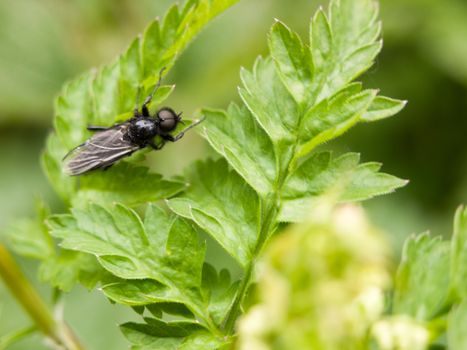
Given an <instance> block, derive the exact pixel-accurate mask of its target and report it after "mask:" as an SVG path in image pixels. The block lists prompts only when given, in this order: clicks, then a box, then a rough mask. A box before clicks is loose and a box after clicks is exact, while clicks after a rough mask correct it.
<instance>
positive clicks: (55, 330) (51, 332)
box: [0, 244, 84, 350]
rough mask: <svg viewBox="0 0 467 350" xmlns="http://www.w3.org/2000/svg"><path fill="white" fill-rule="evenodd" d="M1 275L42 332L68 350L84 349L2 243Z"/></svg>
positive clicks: (0, 254) (0, 251)
mask: <svg viewBox="0 0 467 350" xmlns="http://www.w3.org/2000/svg"><path fill="white" fill-rule="evenodd" d="M0 276H1V278H2V279H3V281H4V282H5V285H6V286H7V287H8V288H9V289H10V291H11V293H12V294H13V296H14V297H15V298H16V300H17V301H18V302H19V303H20V304H21V306H22V307H23V308H24V310H25V311H26V312H27V313H28V314H29V316H30V317H31V318H32V319H33V320H34V322H35V323H36V325H37V328H38V329H39V330H41V331H42V333H44V334H45V335H46V336H47V337H48V338H50V339H51V340H52V341H53V342H54V343H55V344H56V345H59V346H62V347H64V348H65V349H67V350H83V349H84V348H83V346H82V345H81V344H80V342H79V341H78V339H77V338H76V336H75V335H74V333H73V332H72V331H71V329H70V328H69V327H68V325H66V324H65V323H61V322H57V321H56V320H55V319H54V317H53V316H52V313H51V312H50V310H49V309H48V307H47V305H46V304H45V303H44V301H43V300H42V299H41V297H40V296H39V294H38V293H37V292H36V290H35V289H34V288H33V286H32V285H31V283H29V281H28V280H27V278H26V276H24V274H23V272H22V271H21V269H20V267H19V266H18V264H17V263H16V262H15V261H14V259H13V257H12V256H11V255H10V253H9V252H8V250H7V249H6V248H5V247H4V246H3V245H1V244H0Z"/></svg>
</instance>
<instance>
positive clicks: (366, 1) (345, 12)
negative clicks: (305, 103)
mask: <svg viewBox="0 0 467 350" xmlns="http://www.w3.org/2000/svg"><path fill="white" fill-rule="evenodd" d="M329 13H330V15H329V17H327V16H326V15H325V13H324V12H323V11H322V10H321V11H318V12H317V14H316V15H315V17H314V18H313V21H312V23H311V26H310V46H311V53H312V58H313V63H314V78H313V89H312V90H313V97H314V98H313V99H312V101H314V102H315V103H316V102H320V101H322V100H324V99H326V98H328V97H330V96H332V95H334V94H335V93H336V92H337V91H339V90H341V89H342V87H343V86H345V85H347V84H348V83H349V82H351V81H352V80H354V79H355V78H357V77H358V76H359V75H360V74H362V73H363V72H364V71H366V70H367V69H368V68H369V67H370V66H371V65H372V64H373V60H374V58H375V57H376V55H377V54H378V52H379V51H380V50H381V42H380V41H377V39H378V37H379V35H380V32H381V25H380V23H379V22H378V6H377V3H376V2H375V1H373V0H340V1H332V2H331V5H330V10H329ZM328 18H329V19H328Z"/></svg>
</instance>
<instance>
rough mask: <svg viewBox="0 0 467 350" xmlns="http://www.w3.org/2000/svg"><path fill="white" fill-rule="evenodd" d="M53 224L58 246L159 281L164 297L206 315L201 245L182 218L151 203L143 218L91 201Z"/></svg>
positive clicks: (120, 272)
mask: <svg viewBox="0 0 467 350" xmlns="http://www.w3.org/2000/svg"><path fill="white" fill-rule="evenodd" d="M51 227H52V234H53V235H54V236H55V237H57V238H61V239H62V242H61V246H62V247H64V248H66V249H70V250H79V251H82V252H86V253H89V254H94V255H96V256H97V258H98V261H99V263H100V264H101V265H102V267H104V268H105V269H106V270H107V271H109V272H110V273H112V274H114V275H115V276H117V277H120V278H123V279H150V280H154V281H157V282H158V285H157V286H161V287H162V288H161V290H160V293H163V295H164V297H165V299H164V301H171V302H176V303H182V304H185V305H186V306H187V307H188V308H189V309H190V310H191V311H192V312H193V314H195V315H197V316H199V317H203V318H205V319H207V318H209V316H207V315H206V311H205V310H204V309H203V308H202V305H201V303H202V298H201V273H202V266H203V261H204V251H205V247H204V244H200V243H199V242H198V235H197V233H196V231H195V230H194V229H193V228H192V227H191V225H189V224H188V223H187V222H186V221H184V220H183V219H180V218H178V219H174V218H173V217H171V216H169V215H167V214H166V213H165V212H164V211H163V210H161V209H160V208H158V207H156V206H155V205H149V206H148V208H147V211H146V215H145V218H144V223H143V222H142V221H141V219H140V217H139V216H138V215H137V214H136V213H135V212H134V211H132V210H131V209H129V208H127V207H125V206H123V205H122V204H116V205H114V206H113V207H111V208H108V209H106V208H105V207H102V206H100V205H97V204H90V205H89V206H88V207H83V208H80V209H76V208H75V209H73V210H72V215H57V216H55V217H53V220H52V221H51Z"/></svg>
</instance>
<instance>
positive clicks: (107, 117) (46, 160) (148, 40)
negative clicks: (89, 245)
mask: <svg viewBox="0 0 467 350" xmlns="http://www.w3.org/2000/svg"><path fill="white" fill-rule="evenodd" d="M237 1H238V0H209V1H208V0H194V1H188V2H187V3H186V5H185V7H184V8H183V9H182V10H181V11H180V10H179V9H178V6H173V7H172V8H171V9H170V10H169V11H168V13H167V15H166V16H165V18H164V19H163V20H162V21H159V20H158V19H156V20H155V21H154V22H152V23H151V24H150V25H149V26H148V27H147V29H146V30H145V32H144V35H143V36H142V37H141V38H139V37H138V38H136V39H135V40H133V41H132V43H131V45H130V46H129V48H128V49H127V50H126V51H125V52H124V54H122V55H120V56H119V57H118V58H117V59H115V60H114V61H113V62H111V63H110V64H108V65H106V66H104V67H102V68H101V69H100V70H99V71H97V72H89V73H87V74H84V75H83V76H82V77H80V78H78V79H76V80H74V81H72V82H70V83H69V84H67V85H65V87H64V88H63V90H62V92H61V93H60V95H59V97H58V98H57V100H56V103H55V118H54V128H55V133H52V134H51V135H50V136H49V141H48V142H47V147H46V150H45V152H44V154H43V156H42V164H43V168H44V171H45V172H46V174H47V177H48V178H49V180H50V182H51V184H52V186H53V187H54V188H55V190H56V191H57V192H58V193H59V194H60V196H61V197H62V198H63V199H64V200H65V201H67V202H70V201H71V200H72V198H73V197H74V195H75V193H76V179H74V178H70V177H69V176H67V175H65V174H64V173H63V171H62V164H61V163H62V158H63V157H64V156H65V154H66V153H67V152H68V151H69V150H70V149H72V148H73V147H76V146H77V145H79V144H80V143H82V142H83V141H84V140H86V139H87V138H88V137H89V136H90V133H89V132H88V131H87V130H86V126H87V125H88V124H95V125H103V126H111V125H113V124H114V123H115V122H116V121H117V120H118V119H121V116H123V115H127V116H128V115H129V114H128V113H129V112H131V110H132V109H133V108H134V104H135V96H136V94H137V90H138V87H140V86H141V87H143V89H142V93H146V94H147V93H148V91H149V90H150V89H151V88H152V86H151V85H154V84H155V81H156V80H157V78H158V76H159V71H160V70H161V68H162V67H164V66H165V67H167V68H170V67H172V65H173V64H174V62H175V59H176V58H177V57H178V55H179V54H180V53H181V51H183V49H184V48H185V47H186V46H187V45H188V43H189V42H190V41H191V39H192V38H193V37H194V36H195V35H196V34H197V33H198V32H199V31H200V30H201V29H202V28H203V27H204V26H205V25H206V24H207V23H208V22H209V21H210V20H211V19H212V18H214V17H215V16H216V15H218V14H219V13H220V12H222V11H223V10H225V9H226V8H228V7H229V6H231V5H233V4H234V3H236V2H237ZM170 91H171V88H170V87H165V88H161V89H160V90H159V91H158V93H157V96H155V99H154V100H153V102H152V105H155V104H157V103H160V102H162V101H163V99H164V98H165V97H167V95H168V93H170ZM57 136H58V137H57ZM91 179H92V176H91V175H90V178H89V179H88V184H89V183H90V182H91V181H92V180H91ZM99 181H100V180H99V179H97V182H99ZM91 187H96V186H94V185H93V186H91ZM85 197H86V195H85Z"/></svg>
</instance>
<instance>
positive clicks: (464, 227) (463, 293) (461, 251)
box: [451, 206, 467, 298]
mask: <svg viewBox="0 0 467 350" xmlns="http://www.w3.org/2000/svg"><path fill="white" fill-rule="evenodd" d="M451 288H452V291H453V292H454V293H455V295H456V296H457V297H459V298H466V297H467V209H466V208H465V207H463V206H461V207H459V208H458V209H457V211H456V215H455V216H454V233H453V236H452V239H451Z"/></svg>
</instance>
